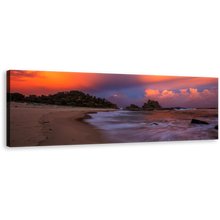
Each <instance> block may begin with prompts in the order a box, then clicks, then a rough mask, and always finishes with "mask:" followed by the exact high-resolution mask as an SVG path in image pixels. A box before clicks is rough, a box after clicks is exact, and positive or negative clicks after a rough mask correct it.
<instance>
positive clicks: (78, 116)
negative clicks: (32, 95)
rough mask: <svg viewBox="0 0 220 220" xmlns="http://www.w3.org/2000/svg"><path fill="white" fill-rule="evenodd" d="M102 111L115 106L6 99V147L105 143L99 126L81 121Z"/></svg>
mask: <svg viewBox="0 0 220 220" xmlns="http://www.w3.org/2000/svg"><path fill="white" fill-rule="evenodd" d="M105 111H118V110H116V109H101V108H99V109H98V108H87V107H75V108H72V107H64V106H55V105H50V106H49V105H39V106H38V105H32V104H27V103H18V102H10V146H9V147H25V146H55V145H83V144H102V143H106V142H105V141H104V140H103V139H102V138H101V134H100V132H99V129H96V128H94V127H93V126H92V125H90V124H88V123H86V122H83V119H85V118H87V119H88V118H91V116H89V115H87V114H91V113H97V112H105Z"/></svg>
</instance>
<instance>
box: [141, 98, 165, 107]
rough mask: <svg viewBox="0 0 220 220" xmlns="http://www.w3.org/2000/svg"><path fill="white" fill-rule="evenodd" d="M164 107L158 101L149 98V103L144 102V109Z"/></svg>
mask: <svg viewBox="0 0 220 220" xmlns="http://www.w3.org/2000/svg"><path fill="white" fill-rule="evenodd" d="M161 108H162V107H161V106H160V105H159V103H158V101H154V100H150V99H149V100H148V102H147V103H144V105H143V106H142V109H143V110H151V109H161Z"/></svg>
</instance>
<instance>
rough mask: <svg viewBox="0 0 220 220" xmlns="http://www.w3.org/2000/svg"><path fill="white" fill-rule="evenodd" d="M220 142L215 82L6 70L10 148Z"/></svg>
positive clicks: (212, 80)
mask: <svg viewBox="0 0 220 220" xmlns="http://www.w3.org/2000/svg"><path fill="white" fill-rule="evenodd" d="M211 139H218V78H213V77H186V76H164V75H137V74H105V73H102V74H101V73H82V72H53V71H26V70H9V71H7V146H10V147H20V146H48V145H82V144H104V143H132V142H155V141H157V142H159V141H160V142H161V141H187V140H211Z"/></svg>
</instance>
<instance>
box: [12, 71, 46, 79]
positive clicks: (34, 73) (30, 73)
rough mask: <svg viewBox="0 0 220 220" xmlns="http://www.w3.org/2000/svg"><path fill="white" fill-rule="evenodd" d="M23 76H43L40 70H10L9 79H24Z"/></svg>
mask: <svg viewBox="0 0 220 220" xmlns="http://www.w3.org/2000/svg"><path fill="white" fill-rule="evenodd" d="M25 78H45V75H44V74H43V73H42V72H41V71H26V70H11V71H10V80H16V81H25Z"/></svg>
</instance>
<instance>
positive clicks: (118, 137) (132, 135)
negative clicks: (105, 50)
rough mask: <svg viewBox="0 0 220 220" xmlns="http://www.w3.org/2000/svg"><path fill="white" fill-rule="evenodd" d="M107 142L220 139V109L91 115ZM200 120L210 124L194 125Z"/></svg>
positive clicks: (118, 112) (87, 121) (89, 121)
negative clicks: (219, 115)
mask: <svg viewBox="0 0 220 220" xmlns="http://www.w3.org/2000/svg"><path fill="white" fill-rule="evenodd" d="M88 115H90V116H91V117H92V118H91V119H85V120H84V121H85V122H86V123H89V124H91V125H92V126H93V127H95V128H96V129H98V130H99V131H100V133H101V135H102V138H103V140H104V141H105V142H106V143H131V142H154V141H183V140H210V139H218V130H217V129H215V126H216V125H218V109H196V108H189V109H177V110H154V111H124V110H122V111H113V112H98V113H96V114H88ZM192 119H197V120H201V121H205V122H208V123H209V124H192V123H191V120H192Z"/></svg>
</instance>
